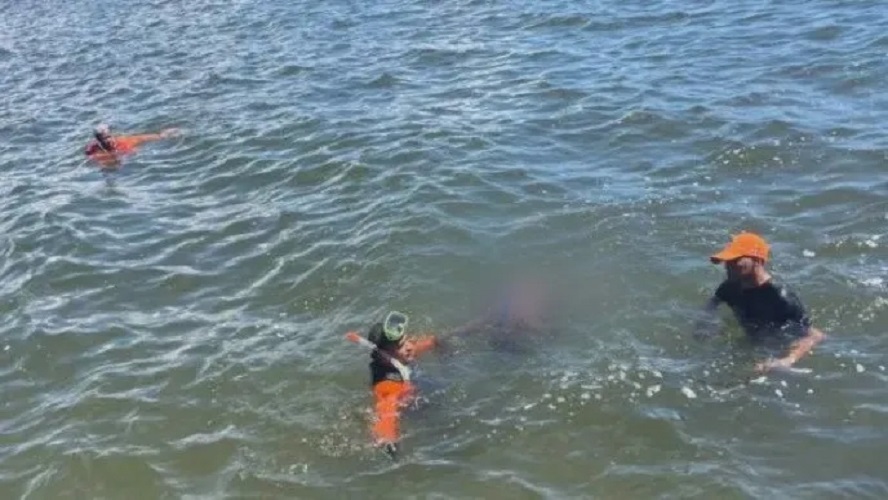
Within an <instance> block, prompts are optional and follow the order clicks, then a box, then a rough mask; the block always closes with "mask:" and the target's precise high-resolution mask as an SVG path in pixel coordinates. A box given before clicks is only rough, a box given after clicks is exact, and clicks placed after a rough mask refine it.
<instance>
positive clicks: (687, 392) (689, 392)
mask: <svg viewBox="0 0 888 500" xmlns="http://www.w3.org/2000/svg"><path fill="white" fill-rule="evenodd" d="M681 393H682V394H684V395H685V397H686V398H688V399H696V398H697V393H696V392H694V391H693V390H692V389H691V388H690V387H682V388H681Z"/></svg>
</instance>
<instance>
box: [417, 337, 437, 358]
mask: <svg viewBox="0 0 888 500" xmlns="http://www.w3.org/2000/svg"><path fill="white" fill-rule="evenodd" d="M438 345H439V342H438V336H437V335H435V334H433V333H427V334H423V335H421V336H419V337H417V338H416V340H414V341H413V356H417V357H418V356H422V355H423V354H425V353H427V352H429V351H431V350H433V349H435V348H436V347H438Z"/></svg>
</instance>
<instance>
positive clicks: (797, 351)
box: [777, 326, 826, 366]
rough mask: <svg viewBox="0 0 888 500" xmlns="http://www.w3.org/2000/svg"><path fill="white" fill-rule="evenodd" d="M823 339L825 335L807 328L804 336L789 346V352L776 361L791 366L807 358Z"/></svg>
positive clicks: (815, 329) (811, 327)
mask: <svg viewBox="0 0 888 500" xmlns="http://www.w3.org/2000/svg"><path fill="white" fill-rule="evenodd" d="M825 338H826V334H824V333H823V332H822V331H820V330H819V329H817V328H814V327H813V326H809V327H808V329H807V330H806V331H805V336H804V337H802V338H800V339H798V340H796V341H795V342H793V343H792V344H791V345H790V346H789V352H787V353H786V355H785V356H783V357H782V358H780V359H779V360H777V361H778V362H780V363H781V364H783V365H784V366H792V365H794V364H795V363H797V362H798V361H799V360H800V359H802V358H804V357H805V356H807V355H808V353H810V352H811V350H812V349H814V347H815V346H817V344H819V343H821V342H823V339H825Z"/></svg>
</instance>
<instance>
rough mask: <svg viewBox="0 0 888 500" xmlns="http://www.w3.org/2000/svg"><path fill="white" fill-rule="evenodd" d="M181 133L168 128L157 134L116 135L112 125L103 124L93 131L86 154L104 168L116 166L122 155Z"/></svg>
mask: <svg viewBox="0 0 888 500" xmlns="http://www.w3.org/2000/svg"><path fill="white" fill-rule="evenodd" d="M177 135H179V130H178V129H174V128H168V129H166V130H162V131H161V132H160V133H157V134H137V135H114V134H112V133H111V127H110V126H108V125H107V124H104V123H103V124H101V125H99V126H98V127H96V128H95V130H94V131H93V139H92V140H91V141H89V143H87V145H86V151H85V153H86V156H87V157H88V158H89V159H90V160H93V161H95V162H97V163H98V164H99V165H100V166H101V167H102V168H110V167H116V166H118V165H119V164H120V157H121V156H124V155H129V154H133V153H135V152H136V151H137V150H138V147H139V146H141V145H142V144H144V143H146V142H152V141H160V140H163V139H168V138H171V137H175V136H177Z"/></svg>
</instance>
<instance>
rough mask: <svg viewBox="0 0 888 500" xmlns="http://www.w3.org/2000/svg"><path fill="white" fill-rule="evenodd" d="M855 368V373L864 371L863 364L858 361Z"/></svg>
mask: <svg viewBox="0 0 888 500" xmlns="http://www.w3.org/2000/svg"><path fill="white" fill-rule="evenodd" d="M855 368H856V369H857V373H863V372H865V371H866V368H864V367H863V365H862V364H860V363H857V366H856V367H855Z"/></svg>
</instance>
